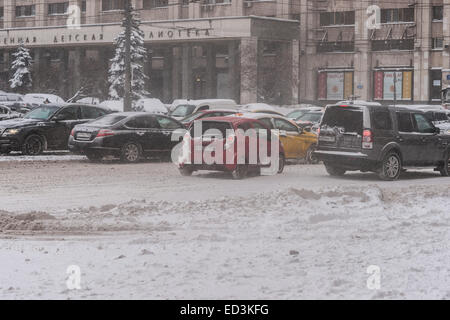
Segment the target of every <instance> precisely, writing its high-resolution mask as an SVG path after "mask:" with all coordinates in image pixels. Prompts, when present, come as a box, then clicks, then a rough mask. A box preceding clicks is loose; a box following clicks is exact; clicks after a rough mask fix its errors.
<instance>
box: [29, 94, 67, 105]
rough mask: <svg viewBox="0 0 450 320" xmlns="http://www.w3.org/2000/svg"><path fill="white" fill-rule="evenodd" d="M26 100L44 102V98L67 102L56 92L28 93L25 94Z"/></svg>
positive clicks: (51, 100)
mask: <svg viewBox="0 0 450 320" xmlns="http://www.w3.org/2000/svg"><path fill="white" fill-rule="evenodd" d="M23 99H24V100H25V101H32V102H43V101H44V100H47V99H48V100H49V101H50V102H52V103H62V102H65V101H64V99H63V98H61V97H59V96H57V95H56V94H49V93H28V94H26V95H24V96H23Z"/></svg>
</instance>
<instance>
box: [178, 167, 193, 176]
mask: <svg viewBox="0 0 450 320" xmlns="http://www.w3.org/2000/svg"><path fill="white" fill-rule="evenodd" d="M178 170H179V171H180V173H181V175H182V176H183V177H190V176H192V173H193V172H194V170H193V169H192V168H191V167H187V166H185V167H183V168H179V169H178Z"/></svg>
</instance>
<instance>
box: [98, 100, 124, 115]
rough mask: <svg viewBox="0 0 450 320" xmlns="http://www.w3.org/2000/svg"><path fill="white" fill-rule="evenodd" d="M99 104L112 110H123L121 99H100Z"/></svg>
mask: <svg viewBox="0 0 450 320" xmlns="http://www.w3.org/2000/svg"><path fill="white" fill-rule="evenodd" d="M99 106H102V107H107V108H109V109H111V110H112V111H118V112H123V101H122V100H105V101H102V102H101V103H100V104H99Z"/></svg>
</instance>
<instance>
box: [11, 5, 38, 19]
mask: <svg viewBox="0 0 450 320" xmlns="http://www.w3.org/2000/svg"><path fill="white" fill-rule="evenodd" d="M34 15H36V6H35V5H34V4H32V5H27V6H16V17H32V16H34Z"/></svg>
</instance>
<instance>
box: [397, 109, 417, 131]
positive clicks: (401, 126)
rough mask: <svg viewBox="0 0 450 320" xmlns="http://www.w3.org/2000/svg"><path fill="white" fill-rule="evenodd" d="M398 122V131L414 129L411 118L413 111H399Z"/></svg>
mask: <svg viewBox="0 0 450 320" xmlns="http://www.w3.org/2000/svg"><path fill="white" fill-rule="evenodd" d="M397 124H398V131H400V132H413V131H414V124H413V121H412V118H411V113H409V112H398V113H397Z"/></svg>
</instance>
